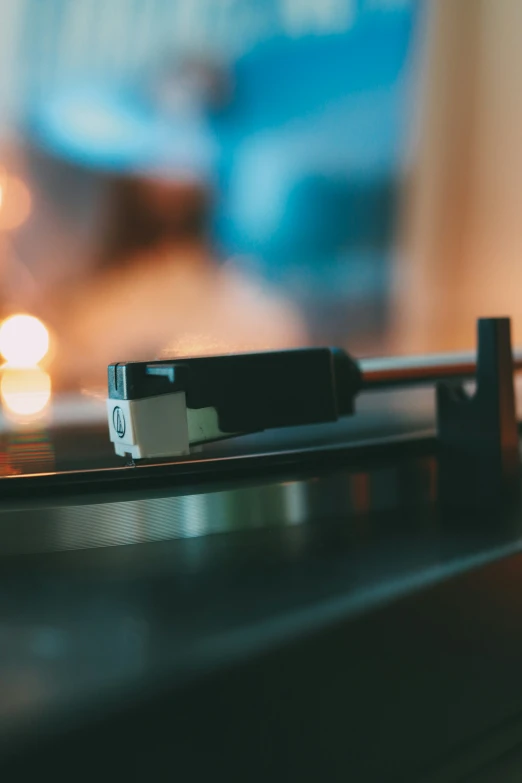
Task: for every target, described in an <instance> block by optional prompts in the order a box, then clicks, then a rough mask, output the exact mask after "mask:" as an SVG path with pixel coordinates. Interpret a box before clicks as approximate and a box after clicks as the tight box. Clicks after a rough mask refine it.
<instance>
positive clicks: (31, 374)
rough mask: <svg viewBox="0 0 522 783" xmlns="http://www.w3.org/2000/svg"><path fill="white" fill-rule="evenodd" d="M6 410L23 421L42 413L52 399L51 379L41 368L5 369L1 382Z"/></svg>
mask: <svg viewBox="0 0 522 783" xmlns="http://www.w3.org/2000/svg"><path fill="white" fill-rule="evenodd" d="M0 395H1V398H2V403H3V405H4V409H6V410H7V411H8V412H10V413H13V414H15V415H17V416H19V417H21V418H22V419H27V418H32V417H34V416H35V415H38V414H40V413H42V412H43V411H44V410H45V408H46V407H47V404H48V402H49V400H50V399H51V379H50V377H49V375H48V373H46V372H45V371H44V370H41V369H40V368H39V367H33V368H14V367H5V368H4V369H3V371H2V380H1V381H0Z"/></svg>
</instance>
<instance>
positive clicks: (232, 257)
mask: <svg viewBox="0 0 522 783" xmlns="http://www.w3.org/2000/svg"><path fill="white" fill-rule="evenodd" d="M520 30H522V4H520V3H519V2H518V0H459V2H454V0H433V1H432V2H430V0H424V2H421V1H420V0H419V1H415V0H322V2H321V3H317V2H316V1H315V0H111V2H110V3H108V2H105V0H74V2H73V0H46V2H45V3H35V2H31V0H0V321H1V322H2V325H1V327H0V351H1V353H2V354H3V357H4V359H5V361H6V364H5V365H4V373H3V376H2V382H1V388H0V391H1V393H2V399H4V402H5V399H6V390H7V395H8V396H9V393H8V392H9V389H10V388H16V386H17V383H18V382H19V381H20V379H21V382H22V384H23V386H24V389H25V388H28V389H30V390H31V389H32V388H33V387H32V386H31V384H33V383H34V384H36V386H38V384H40V385H41V384H42V383H43V384H44V387H45V388H43V387H42V389H40V387H39V386H38V390H39V391H38V393H39V394H40V397H39V400H40V402H39V403H38V404H41V401H42V400H43V399H44V398H45V397H46V396H47V397H49V396H50V389H51V387H53V388H55V389H57V390H60V389H61V390H73V391H78V390H94V389H100V390H101V389H103V387H104V386H105V375H106V366H107V364H108V363H109V362H111V361H119V360H122V361H123V360H130V359H153V358H155V357H161V356H183V355H191V354H208V353H223V352H228V351H244V350H264V349H270V348H287V347H288V348H290V347H295V346H305V345H320V344H336V345H340V346H343V347H345V348H347V349H348V350H349V351H351V352H352V353H353V354H354V355H356V356H358V357H360V356H364V355H378V354H391V353H395V354H401V353H428V352H433V351H446V350H461V349H469V348H471V347H473V345H474V330H475V318H476V317H478V316H480V315H504V314H507V315H511V316H512V317H513V319H514V331H515V339H517V340H519V341H522V331H521V330H522V323H521V322H520V319H519V318H518V312H517V310H518V300H519V296H518V290H519V285H518V276H519V275H521V276H522V272H521V273H519V272H518V270H519V268H520V267H521V264H520V260H519V256H520V255H521V254H522V228H521V226H522V221H521V219H520V218H519V211H520V209H521V206H520V204H521V201H522V145H521V144H520V141H519V136H520V130H519V129H520V128H522V90H521V89H520V87H521V85H520V84H519V80H521V79H522V75H521V74H522V68H521V66H522V63H521V62H519V60H520V59H521V58H522V54H520V47H519V45H518V38H519V35H518V33H519V31H520ZM521 283H522V281H521ZM520 290H522V288H521V289H520ZM35 368H38V371H39V372H40V373H44V375H45V381H44V382H42V381H41V377H43V376H41V375H37V374H36V375H35V374H34V373H33V374H31V372H29V371H30V370H34V369H35ZM10 369H12V371H13V373H14V375H13V374H12V373H11V376H9V377H10V378H11V380H5V377H6V372H5V370H10ZM7 375H9V373H7ZM38 378H40V380H38ZM13 379H14V380H13ZM31 379H33V380H31ZM10 384H11V385H10ZM36 386H35V388H36ZM33 391H34V390H33ZM34 393H36V392H34ZM100 393H101V392H100ZM28 399H29V398H27V399H25V402H24V403H23V405H25V406H26V407H27V406H29V408H31V405H33V403H30V402H28ZM31 399H33V400H34V399H36V398H35V397H34V394H33V397H32V398H31ZM34 405H36V403H34ZM34 405H33V407H34ZM22 407H23V406H22Z"/></svg>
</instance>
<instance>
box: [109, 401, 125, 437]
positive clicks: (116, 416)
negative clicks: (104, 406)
mask: <svg viewBox="0 0 522 783" xmlns="http://www.w3.org/2000/svg"><path fill="white" fill-rule="evenodd" d="M112 423H113V425H114V430H115V432H116V435H117V436H118V438H123V436H124V435H125V416H124V415H123V411H122V409H121V408H119V407H116V408H114V410H113V412H112Z"/></svg>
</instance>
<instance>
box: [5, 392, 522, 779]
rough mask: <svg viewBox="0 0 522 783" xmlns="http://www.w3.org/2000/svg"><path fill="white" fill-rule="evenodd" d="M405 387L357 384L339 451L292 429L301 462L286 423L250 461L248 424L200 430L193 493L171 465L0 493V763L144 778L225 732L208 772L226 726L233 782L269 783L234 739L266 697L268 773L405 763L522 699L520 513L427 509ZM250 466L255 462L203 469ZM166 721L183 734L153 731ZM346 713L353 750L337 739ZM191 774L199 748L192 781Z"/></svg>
mask: <svg viewBox="0 0 522 783" xmlns="http://www.w3.org/2000/svg"><path fill="white" fill-rule="evenodd" d="M411 399H413V398H410V402H411ZM415 399H416V400H417V401H420V402H418V408H417V409H415V408H414V407H412V406H411V405H410V406H409V407H408V400H407V398H406V399H404V398H398V397H394V398H390V405H389V406H388V408H387V409H379V408H378V406H377V407H376V408H375V409H373V412H372V408H371V406H372V405H375V403H376V400H378V397H372V398H371V399H370V398H369V402H368V408H366V412H365V413H364V412H363V415H362V416H361V417H360V418H359V420H357V419H354V420H352V421H350V422H347V423H346V425H345V426H346V427H347V428H348V429H349V428H356V427H359V430H358V432H359V435H360V436H361V439H362V441H364V442H365V443H366V444H367V445H366V447H365V448H364V449H362V450H361V449H359V451H357V449H355V453H356V457H355V458H354V456H353V454H354V448H355V447H354V446H352V445H350V444H352V443H353V441H350V439H349V438H346V432H347V430H343V431H342V432H339V431H337V438H338V442H337V443H335V438H334V443H333V444H332V439H331V438H330V437H329V433H328V431H322V432H320V431H318V430H316V431H315V433H311V434H310V433H308V438H309V439H308V440H306V437H307V433H306V432H304V431H303V432H294V433H292V437H293V438H294V445H293V448H294V450H296V449H297V446H298V444H299V442H301V443H303V444H304V443H305V442H306V443H308V445H309V446H313V448H311V449H310V450H309V452H308V453H309V454H310V455H311V456H310V459H309V461H308V462H307V463H306V464H304V463H303V461H302V460H301V461H299V460H298V461H296V460H295V458H294V457H293V456H290V457H288V454H290V455H292V454H293V451H292V449H291V448H287V449H286V452H285V451H284V452H283V453H286V454H287V457H285V458H284V459H283V460H280V459H279V461H278V459H276V458H275V457H273V456H271V455H272V453H273V447H274V443H275V438H276V437H283V436H284V435H285V433H282V434H281V433H279V434H278V435H277V436H275V435H274V434H272V433H267V434H266V435H265V436H264V438H265V439H266V440H265V441H264V442H265V454H264V456H263V445H262V444H263V439H261V440H255V439H252V440H251V441H250V446H251V445H252V443H253V442H254V443H258V444H259V443H261V447H260V449H259V451H260V455H258V456H257V457H245V456H244V453H243V452H242V450H245V451H246V450H247V447H248V445H249V442H248V440H247V439H245V441H246V442H245V441H241V442H239V441H238V442H237V443H232V442H231V443H229V444H220V445H219V446H216V447H215V449H216V450H215V452H213V456H214V460H215V462H214V463H213V464H212V463H211V464H210V467H207V469H208V471H209V473H208V478H209V479H210V483H209V484H207V487H206V489H207V490H210V491H207V492H205V491H204V490H205V483H204V482H202V481H201V478H202V475H203V474H200V475H199V479H198V481H199V484H198V485H197V486H196V485H195V484H192V485H190V484H189V485H184V484H183V477H184V475H189V474H183V472H182V471H180V474H179V476H178V477H177V482H176V484H175V486H171V487H170V488H169V486H168V483H167V484H166V483H163V484H162V485H161V486H156V487H155V488H153V489H151V488H148V489H147V488H146V487H144V486H142V487H141V488H140V487H139V486H138V483H136V485H135V486H134V487H132V491H131V492H127V493H126V494H123V495H122V494H121V492H119V493H115V494H114V497H112V496H110V495H100V494H98V491H97V487H96V485H95V484H93V485H92V492H91V491H88V490H89V487H87V490H86V491H85V493H84V494H83V495H81V496H80V495H77V496H73V497H71V496H69V497H61V498H59V499H58V501H57V500H56V499H55V500H54V501H53V500H52V499H50V500H48V501H47V502H46V503H45V504H44V505H41V504H40V501H39V498H38V497H35V498H32V497H31V496H30V495H28V496H26V497H25V498H20V497H18V498H16V499H14V500H12V501H11V502H9V503H7V502H5V501H4V503H3V504H2V507H1V509H0V693H1V698H0V768H2V769H5V770H6V772H5V774H6V775H7V776H8V777H7V779H10V778H9V775H11V776H12V777H11V779H26V777H24V775H25V774H26V773H27V779H30V778H31V774H34V771H35V769H33V770H30V769H29V767H28V766H27V765H28V764H30V763H34V764H35V765H36V769H37V768H39V765H40V764H42V765H43V766H42V769H46V767H45V764H47V762H46V761H45V759H48V763H49V764H51V763H52V764H54V762H52V759H54V758H55V757H56V756H55V754H56V752H57V751H58V752H59V754H60V755H62V754H64V753H65V754H67V753H70V754H72V756H71V758H73V757H74V758H75V759H76V758H77V757H78V754H81V755H82V757H83V754H85V743H88V744H89V747H90V750H89V753H88V754H87V757H86V758H85V764H87V763H88V759H91V760H92V763H93V764H94V763H95V761H94V760H95V759H96V757H97V756H96V754H97V753H100V754H101V755H100V759H101V756H102V755H105V756H107V755H109V756H112V758H113V762H114V763H116V764H117V766H118V767H119V769H120V773H121V771H122V769H123V768H124V767H125V765H126V764H128V765H129V769H132V768H133V767H134V765H136V766H137V768H140V764H141V765H142V767H141V769H142V774H145V775H146V774H148V772H147V770H149V767H150V763H151V758H154V759H155V760H156V761H157V764H160V765H162V764H164V763H167V759H168V758H170V755H171V754H172V752H175V753H176V756H177V758H179V759H181V758H184V759H185V762H186V763H187V764H188V763H189V761H190V759H192V761H190V763H191V764H192V763H193V761H194V760H193V756H191V755H190V753H193V750H192V751H190V752H189V748H191V747H192V744H191V743H193V741H194V737H197V736H199V735H198V732H201V742H202V743H203V745H204V746H206V744H207V743H210V744H211V745H212V744H214V745H215V744H216V743H218V738H220V739H219V748H221V750H219V749H216V748H217V746H216V747H215V748H214V755H213V756H212V759H213V761H212V764H210V761H209V765H210V766H209V768H208V769H207V772H206V773H205V774H208V773H209V771H210V769H211V768H214V767H215V765H216V764H217V763H218V762H217V760H216V759H217V758H218V756H219V754H220V753H225V756H223V758H221V759H220V761H219V765H218V767H215V769H216V770H218V771H219V770H220V771H221V772H223V773H224V770H225V769H228V768H229V766H230V758H229V757H226V752H227V748H229V737H230V736H236V735H238V733H239V734H241V733H242V732H247V733H246V734H245V735H244V736H243V735H242V743H243V744H244V755H245V757H247V756H248V758H254V756H255V754H256V752H257V753H258V758H257V761H258V762H259V768H258V769H257V771H256V772H255V774H254V773H253V772H252V773H251V774H249V775H247V776H246V777H247V779H252V780H257V779H266V777H267V776H268V777H274V772H275V769H276V767H274V768H271V767H270V763H271V762H269V760H268V759H269V756H270V754H268V755H263V754H261V755H259V753H260V749H259V748H257V751H256V748H255V747H251V745H250V744H249V743H251V742H253V741H255V737H256V736H261V734H262V733H263V732H266V731H269V732H271V731H275V730H276V729H275V728H273V727H274V726H276V725H277V723H278V721H279V720H283V718H282V717H281V718H279V717H277V718H276V717H275V715H274V714H273V710H274V709H276V708H277V710H280V711H281V715H285V716H286V717H285V718H284V721H285V728H284V730H283V729H279V730H278V731H281V732H282V734H281V738H280V739H277V740H276V739H274V737H272V738H271V739H267V740H266V741H267V742H268V743H269V745H271V743H273V744H274V748H275V750H274V761H273V763H274V765H276V766H277V770H278V771H280V772H281V776H282V777H281V779H284V778H285V777H286V779H297V778H301V779H303V780H317V779H319V778H318V777H317V776H318V775H319V776H321V775H322V776H323V777H322V779H325V780H337V779H339V780H341V779H344V777H343V775H344V771H345V770H346V769H352V770H353V774H355V775H356V778H355V779H357V780H361V781H366V780H379V781H387V780H390V781H391V780H406V779H414V777H411V776H412V775H414V774H415V775H417V774H420V771H423V770H424V771H427V770H429V768H430V767H433V766H436V765H437V764H438V763H439V761H440V760H441V759H444V758H445V757H446V756H447V755H448V754H451V753H454V752H456V750H458V748H459V747H460V745H461V744H462V743H469V742H471V741H476V739H477V737H479V736H480V735H481V732H484V731H490V730H493V729H497V728H498V726H499V725H500V724H502V722H503V721H506V720H508V719H509V720H510V719H511V718H513V716H516V714H517V711H518V712H520V713H521V714H522V689H521V688H519V687H518V682H517V681H516V672H517V671H518V670H519V660H520V659H519V653H520V655H522V605H521V604H520V601H519V599H518V595H519V594H520V595H522V584H520V585H519V584H518V583H519V582H522V566H521V563H522V554H521V549H522V515H521V513H520V512H519V511H518V510H517V509H514V510H513V509H512V510H511V511H510V512H509V513H508V512H505V513H500V512H495V511H487V510H484V511H483V512H481V513H478V512H477V511H474V512H469V513H467V512H464V511H462V510H461V511H459V512H448V511H447V510H445V511H444V512H443V511H442V510H441V509H439V508H438V507H437V505H436V503H435V482H436V473H437V467H436V459H435V457H434V456H433V453H432V451H433V448H432V446H433V443H432V437H431V435H430V432H429V431H428V432H427V433H426V434H425V435H422V434H421V432H422V430H421V428H420V426H419V424H422V426H426V425H429V422H430V405H431V404H432V402H431V396H430V397H429V398H428V395H426V396H425V398H424V401H423V398H422V396H416V397H415ZM394 400H395V402H393V401H394ZM394 405H395V411H394ZM401 406H402V407H401ZM412 421H413V422H414V423H415V425H416V427H417V429H416V427H415V426H414V427H413V428H411V427H410V430H411V429H412V430H413V431H412V432H410V435H408V426H407V425H408V422H409V423H410V425H411V423H412ZM386 422H388V430H387V434H388V435H391V434H392V433H394V434H398V433H402V434H403V435H405V434H406V435H407V437H406V440H405V442H406V443H409V444H410V445H409V446H408V447H407V448H406V449H403V448H402V447H401V448H399V450H397V448H396V444H395V443H393V442H391V441H388V440H387V439H386V438H384V439H383V440H382V441H381V442H380V444H377V446H376V448H374V446H375V438H374V437H372V434H373V430H372V427H375V430H380V431H382V427H381V425H382V424H383V423H384V424H385V423H386ZM384 429H386V428H384ZM90 431H91V434H92V432H93V430H92V429H91V430H90ZM354 431H355V430H354V429H352V436H353V432H354ZM288 435H289V434H288V433H286V436H287V437H288ZM343 435H344V439H343ZM411 435H412V436H413V438H412V437H410V436H411ZM62 437H63V435H62ZM271 438H272V441H270V439H271ZM53 442H54V443H57V442H58V441H57V440H56V439H55V440H54V441H53ZM96 442H97V441H96V439H94V440H93V441H92V443H93V451H92V452H90V457H89V458H92V455H93V454H94V452H95V445H96ZM267 443H269V444H270V446H268V445H267ZM412 443H413V446H414V447H412V446H411V444H412ZM370 444H372V447H371V450H369V448H370ZM419 444H420V447H419ZM287 446H288V442H287ZM218 449H222V451H218ZM227 450H228V453H227ZM201 457H202V455H199V456H196V458H195V460H194V461H195V462H199V461H200V460H201ZM98 459H103V457H102V456H100V455H98ZM249 459H261V460H264V462H261V463H259V462H258V463H257V465H259V464H264V465H265V466H268V467H269V468H270V470H269V471H267V472H266V473H265V474H263V475H260V474H258V475H257V476H256V473H255V470H254V471H253V473H252V474H249V473H248V472H244V473H243V474H241V475H239V474H238V473H237V472H236V474H235V477H234V472H233V471H228V473H227V472H225V473H226V475H225V476H224V478H223V475H222V474H220V473H219V470H218V469H217V467H218V466H219V464H220V463H221V461H222V460H225V462H226V460H231V461H232V463H234V464H235V465H240V464H242V463H244V462H246V463H248V460H249ZM285 460H286V461H285ZM190 462H191V461H189V462H188V463H180V464H181V465H182V464H185V465H189V464H190ZM227 464H229V463H227ZM255 467H256V465H255V463H254V468H255ZM167 469H168V470H169V471H172V472H173V473H172V475H174V472H175V471H176V469H177V466H176V465H175V464H173V465H170V466H168V468H167ZM146 470H149V471H153V470H154V468H150V467H149V468H147V469H146ZM185 470H188V468H187V467H185ZM118 472H123V473H126V474H130V475H135V474H136V469H126V468H122V469H119V471H118ZM216 473H217V478H216ZM212 477H214V480H213V481H212ZM6 480H7V481H10V480H11V479H6ZM15 480H17V479H15ZM129 486H130V485H129ZM196 490H197V491H196ZM100 501H101V502H100ZM519 574H520V578H519V576H518V575H519ZM519 587H520V590H519V589H518V588H519ZM509 596H511V597H512V599H513V600H511V599H510V597H509ZM519 629H521V630H520V631H519ZM323 648H324V649H323ZM314 650H315V652H313V651H314ZM274 656H275V658H274ZM274 661H279V663H277V664H276V663H274ZM274 666H275V667H276V668H275V669H274V668H273V667H274ZM267 667H268V668H267ZM265 668H266V672H267V673H266V674H264V672H265ZM227 672H228V674H227ZM231 672H234V675H231ZM243 678H245V679H244V680H243ZM259 688H261V691H259V690H258V689H259ZM216 689H217V690H216ZM286 689H290V690H288V692H286ZM263 693H265V694H266V695H265V696H263ZM247 694H250V697H249V698H248V699H247ZM165 699H166V700H167V702H168V706H167V702H165ZM245 699H246V701H245ZM162 700H163V701H162ZM214 704H215V705H220V707H219V709H220V713H219V716H218V715H215V714H214V713H213V707H212V705H214ZM191 705H192V706H191ZM196 705H197V707H196ZM341 705H343V708H344V709H345V710H346V714H342V715H341V714H340V712H339V710H340V709H341ZM216 709H217V708H216ZM165 710H167V711H168V716H169V717H168V720H167V719H166V718H165V716H164V712H165ZM266 711H268V713H266V714H265V712H266ZM352 713H353V714H352ZM241 715H244V717H245V719H244V720H241ZM393 715H394V716H395V717H392V716H393ZM212 716H213V717H212ZM263 716H264V717H263ZM303 716H306V721H305V723H306V726H307V729H306V731H305V729H304V724H303V725H301V722H300V721H301V718H302V717H303ZM211 718H212V720H211ZM250 724H251V725H252V731H251V732H250V733H248V731H247V727H248V726H249V725H250ZM164 725H169V726H170V725H175V726H177V731H178V732H179V737H178V739H174V740H173V738H172V736H171V735H169V738H168V739H167V738H166V737H163V734H162V731H163V729H162V728H161V727H162V726H164ZM343 725H346V731H348V732H349V734H351V735H353V737H354V743H355V744H354V745H353V747H352V745H350V744H348V745H346V743H345V744H343V743H342V742H340V741H339V737H338V736H337V734H338V731H339V727H340V726H343ZM370 726H372V727H373V729H372V731H373V730H374V731H375V732H376V735H375V737H373V738H372V737H371V733H370V729H369V727H370ZM227 727H228V728H227ZM267 727H268V728H267ZM270 727H272V728H270ZM307 731H308V732H309V734H307V733H306V732H307ZM260 732H261V734H260ZM401 732H406V734H405V735H403V733H401ZM185 733H186V736H185ZM414 735H415V737H414ZM521 736H522V735H521ZM138 737H139V740H138ZM104 738H105V739H104ZM107 738H110V741H111V743H112V744H110V746H109V748H104V747H103V743H104V742H106V741H108V739H107ZM129 738H134V739H129ZM253 738H254V739H253ZM178 740H179V741H178ZM54 743H58V745H55V744H54ZM75 743H76V744H75ZM78 743H80V745H78ZM122 743H123V744H122ZM158 743H159V744H158ZM173 743H174V744H173ZM281 743H282V744H281ZM330 743H333V744H332V745H331V744H330ZM412 743H413V748H412ZM138 747H139V748H141V750H140V752H142V753H143V754H144V755H143V756H140V757H139V758H136V757H135V755H133V754H135V752H136V753H137V752H138V751H137V750H136V751H135V752H134V750H133V748H136V749H137V748H138ZM123 748H124V753H123V756H122V752H123V751H122V749H123ZM285 748H287V750H286V751H285V750H284V749H285ZM376 748H380V749H381V750H380V751H379V753H376ZM29 749H32V750H29ZM147 749H148V750H147ZM241 753H243V751H241V752H240V751H239V750H238V751H237V753H236V754H235V756H234V758H236V757H237V759H239V758H241V757H242V756H241ZM281 753H282V754H283V755H282V756H281ZM336 753H337V754H338V755H339V758H338V761H336V762H335V763H334V760H333V759H334V758H335V757H336V756H335V754H336ZM46 754H50V755H49V756H47V755H46ZM165 754H166V755H165ZM184 754H185V755H184ZM187 754H189V755H188V756H187ZM216 754H217V755H216ZM310 754H311V755H310ZM347 754H348V755H347ZM187 759H189V761H187ZM314 759H315V760H314ZM379 759H381V760H382V764H381V761H380V760H379ZM31 760H33V762H31ZM185 762H183V763H185ZM89 763H90V762H89ZM100 763H101V760H100ZM180 764H181V761H180ZM337 764H338V765H340V766H336V765H337ZM24 765H25V766H24ZM143 765H144V766H143ZM202 765H203V766H202ZM329 765H330V768H328V767H329ZM204 766H205V765H204V757H203V760H199V761H198V762H197V764H196V767H197V770H196V771H194V779H198V780H199V779H203V777H204V770H203V767H204ZM183 769H184V770H185V774H188V772H187V770H188V767H186V766H185V767H184V766H183V764H181V770H183ZM21 770H25V772H22V771H21ZM405 770H407V771H408V775H409V776H410V777H407V776H405V774H406V773H405ZM321 771H322V772H321ZM236 772H237V775H236V776H235V773H234V774H233V773H232V772H231V776H232V779H241V775H242V776H243V779H244V776H245V772H244V770H243V771H242V772H241V774H240V773H239V771H238V770H236ZM403 772H404V775H403ZM323 773H324V774H323ZM53 774H58V773H57V771H56V770H55V769H54V767H53ZM122 774H123V773H122ZM18 775H19V777H16V776H18ZM13 776H14V778H13ZM415 779H416V778H415Z"/></svg>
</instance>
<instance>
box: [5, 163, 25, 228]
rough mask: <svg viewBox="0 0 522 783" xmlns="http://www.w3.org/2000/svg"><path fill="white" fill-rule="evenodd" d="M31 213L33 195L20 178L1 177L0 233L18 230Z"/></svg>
mask: <svg viewBox="0 0 522 783" xmlns="http://www.w3.org/2000/svg"><path fill="white" fill-rule="evenodd" d="M30 211H31V194H30V193H29V189H28V187H27V185H26V184H25V183H24V182H22V180H21V179H18V177H12V176H7V175H3V176H0V231H11V230H12V229H14V228H18V227H19V226H21V225H22V223H23V222H24V221H25V220H26V219H27V218H28V216H29V213H30Z"/></svg>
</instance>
